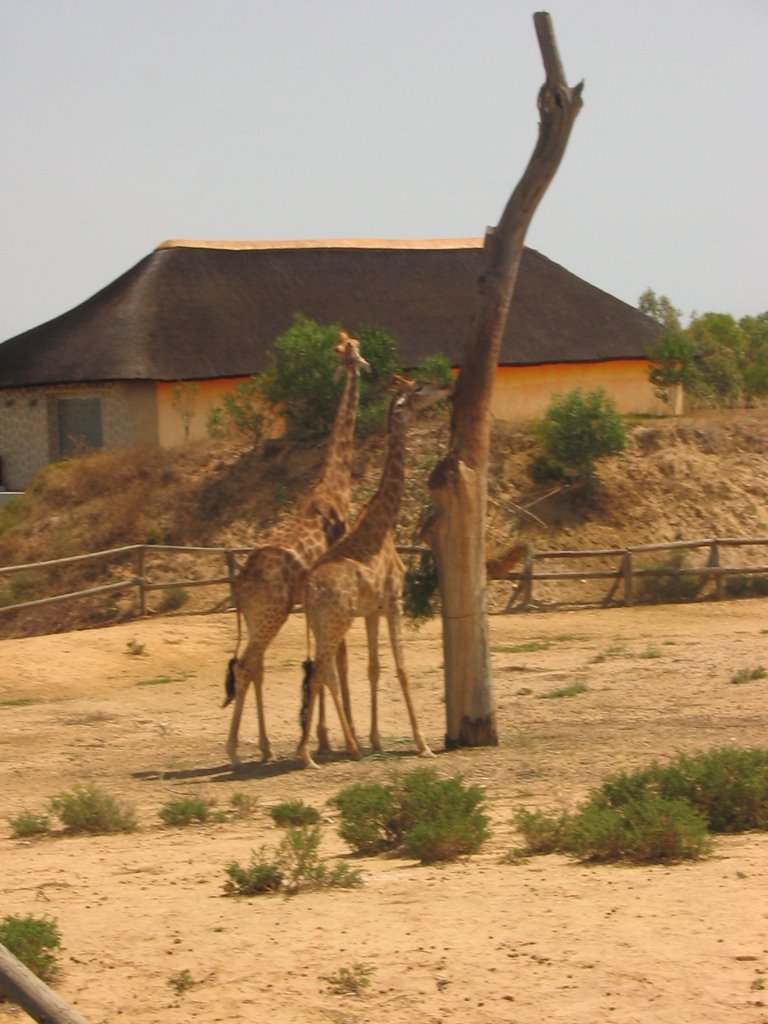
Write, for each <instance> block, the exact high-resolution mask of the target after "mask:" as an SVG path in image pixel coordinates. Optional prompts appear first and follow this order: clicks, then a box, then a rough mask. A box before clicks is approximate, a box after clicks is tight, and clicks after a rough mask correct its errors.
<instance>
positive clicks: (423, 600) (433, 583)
mask: <svg viewBox="0 0 768 1024" xmlns="http://www.w3.org/2000/svg"><path fill="white" fill-rule="evenodd" d="M437 588H438V581H437V564H436V562H435V556H434V555H433V554H432V552H431V551H430V550H428V549H425V550H424V551H422V552H420V553H419V555H418V557H413V558H411V559H410V564H409V565H408V566H407V568H406V571H405V580H404V581H403V614H404V615H405V617H406V618H407V619H408V621H409V622H410V623H411V624H412V625H414V626H420V625H421V624H422V623H423V622H427V621H428V620H429V619H432V618H434V616H435V612H436V609H437Z"/></svg>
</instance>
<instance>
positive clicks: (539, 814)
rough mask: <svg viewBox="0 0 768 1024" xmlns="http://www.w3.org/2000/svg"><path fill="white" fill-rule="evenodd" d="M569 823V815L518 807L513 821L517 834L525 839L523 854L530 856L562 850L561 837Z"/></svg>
mask: <svg viewBox="0 0 768 1024" xmlns="http://www.w3.org/2000/svg"><path fill="white" fill-rule="evenodd" d="M569 821H570V817H569V815H568V814H567V813H566V812H565V811H563V812H562V813H561V814H547V813H546V812H545V811H529V810H528V809H527V808H525V807H520V808H518V810H517V811H516V812H515V816H514V819H513V822H514V825H515V827H516V828H517V830H518V832H520V833H522V835H523V837H524V839H525V852H526V853H530V854H543V853H555V852H556V851H557V850H560V849H562V844H563V836H564V835H565V831H566V828H567V826H568V823H569Z"/></svg>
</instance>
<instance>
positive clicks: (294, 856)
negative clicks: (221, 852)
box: [225, 825, 363, 896]
mask: <svg viewBox="0 0 768 1024" xmlns="http://www.w3.org/2000/svg"><path fill="white" fill-rule="evenodd" d="M320 839H321V835H320V827H319V826H318V825H313V826H311V827H310V826H307V825H304V826H302V827H301V828H294V827H293V826H291V825H289V826H288V828H287V830H286V833H285V836H284V837H283V840H282V842H281V843H280V845H279V847H278V848H277V851H276V852H275V854H274V855H273V856H272V857H271V859H267V855H266V853H265V850H264V848H263V847H262V849H261V850H260V851H259V854H258V855H257V854H256V853H252V854H251V863H250V864H249V865H248V866H247V867H244V868H243V867H241V866H240V865H239V864H238V863H237V862H236V861H232V862H231V863H229V864H228V865H227V867H226V869H225V870H226V873H227V875H228V876H229V882H228V883H227V884H226V886H225V890H226V891H227V892H228V893H230V894H233V895H239V896H254V895H258V894H261V893H267V892H277V891H278V890H283V891H284V892H285V893H287V894H288V895H294V894H295V893H297V892H300V891H301V890H304V889H324V888H342V889H353V888H356V887H357V886H359V885H362V881H363V880H362V875H361V873H360V872H359V871H357V870H356V869H354V868H350V867H349V865H348V864H345V863H344V862H343V861H342V862H341V863H339V864H337V865H336V866H335V867H333V868H329V867H328V866H327V865H326V864H324V863H323V862H322V861H321V860H320V855H319V848H320Z"/></svg>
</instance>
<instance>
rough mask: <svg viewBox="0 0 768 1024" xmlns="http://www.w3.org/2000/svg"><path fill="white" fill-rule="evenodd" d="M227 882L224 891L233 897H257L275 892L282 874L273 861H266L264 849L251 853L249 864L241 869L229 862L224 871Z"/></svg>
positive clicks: (239, 866) (234, 863) (280, 882)
mask: <svg viewBox="0 0 768 1024" xmlns="http://www.w3.org/2000/svg"><path fill="white" fill-rule="evenodd" d="M224 870H225V871H226V873H227V875H228V876H229V881H228V882H227V883H226V884H225V886H224V891H225V892H226V893H228V894H229V895H233V896H259V895H261V894H263V893H267V892H277V891H278V889H279V888H280V886H281V885H282V884H283V873H282V871H281V870H280V868H279V867H278V866H277V864H275V863H274V862H273V861H270V860H267V859H266V852H265V848H264V847H263V846H262V847H261V849H260V850H259V852H258V853H257V852H256V851H255V850H253V851H251V861H250V864H248V865H246V866H245V867H241V865H240V864H238V863H237V861H230V863H229V864H227V866H226V868H225V869H224Z"/></svg>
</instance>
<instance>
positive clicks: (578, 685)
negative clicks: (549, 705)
mask: <svg viewBox="0 0 768 1024" xmlns="http://www.w3.org/2000/svg"><path fill="white" fill-rule="evenodd" d="M587 689H588V687H587V684H586V683H583V682H581V681H579V680H576V681H575V682H573V683H568V685H567V686H559V687H557V688H556V689H554V690H547V691H545V692H544V693H540V694H539V698H540V699H541V700H559V699H560V698H561V697H577V696H578V695H579V694H580V693H586V692H587Z"/></svg>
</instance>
